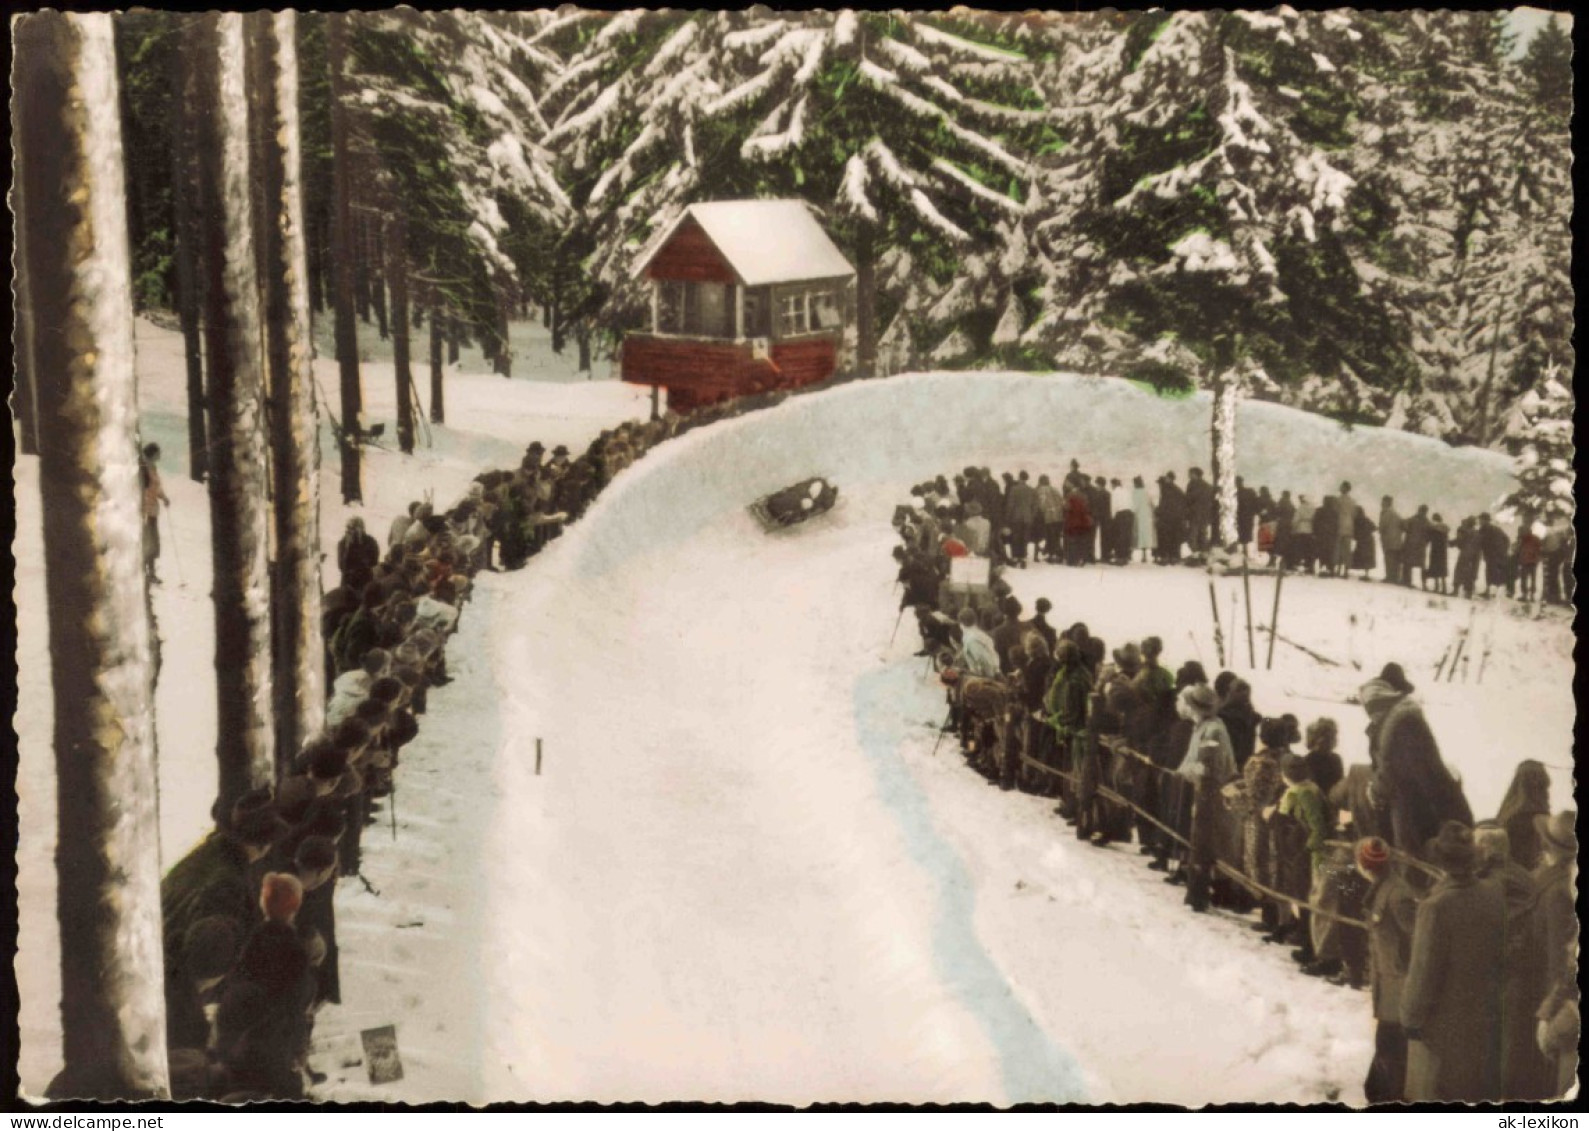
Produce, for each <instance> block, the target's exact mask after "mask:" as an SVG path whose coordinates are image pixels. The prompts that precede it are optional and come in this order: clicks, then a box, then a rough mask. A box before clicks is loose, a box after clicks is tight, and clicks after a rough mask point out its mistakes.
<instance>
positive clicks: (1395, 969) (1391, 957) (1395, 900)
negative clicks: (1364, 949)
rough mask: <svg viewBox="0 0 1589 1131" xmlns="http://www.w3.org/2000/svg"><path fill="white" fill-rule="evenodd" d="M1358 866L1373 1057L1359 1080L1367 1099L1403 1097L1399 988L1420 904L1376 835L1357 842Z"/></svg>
mask: <svg viewBox="0 0 1589 1131" xmlns="http://www.w3.org/2000/svg"><path fill="white" fill-rule="evenodd" d="M1356 856H1357V870H1358V873H1359V875H1361V876H1362V878H1363V879H1364V880H1365V881H1366V882H1367V883H1368V884H1370V885H1371V887H1370V889H1369V893H1368V896H1367V898H1366V900H1365V902H1364V908H1363V918H1364V921H1365V922H1367V923H1368V949H1369V992H1370V995H1371V997H1372V1000H1373V1003H1374V1059H1373V1062H1372V1063H1371V1064H1370V1065H1369V1068H1368V1078H1367V1079H1366V1080H1365V1081H1364V1082H1363V1096H1364V1098H1365V1099H1367V1100H1368V1102H1369V1103H1371V1104H1386V1103H1400V1102H1401V1101H1403V1100H1405V1099H1406V1098H1407V1088H1406V1085H1407V1032H1406V1030H1405V1029H1404V1028H1402V1020H1401V1018H1402V1012H1401V999H1402V988H1403V985H1404V984H1405V982H1406V979H1407V968H1408V967H1409V966H1410V965H1411V963H1412V938H1413V932H1414V930H1415V929H1416V924H1417V915H1418V905H1417V902H1416V900H1415V898H1414V896H1413V890H1412V888H1411V887H1409V886H1408V884H1407V881H1406V880H1404V879H1403V878H1402V877H1401V874H1400V872H1398V871H1397V870H1396V869H1395V868H1392V867H1391V866H1390V846H1389V845H1388V844H1386V843H1385V842H1384V840H1382V839H1381V838H1379V837H1364V838H1362V839H1361V840H1359V841H1358V842H1357V849H1356Z"/></svg>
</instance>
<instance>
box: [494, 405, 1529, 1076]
mask: <svg viewBox="0 0 1589 1131" xmlns="http://www.w3.org/2000/svg"><path fill="white" fill-rule="evenodd" d="M1206 413H1207V404H1206V401H1204V400H1203V399H1201V398H1191V399H1188V400H1185V401H1174V402H1171V401H1163V400H1159V399H1156V398H1154V397H1152V396H1151V395H1148V394H1145V393H1143V392H1141V391H1139V390H1137V389H1135V388H1133V387H1131V386H1129V385H1127V384H1126V383H1124V382H1118V381H1085V380H1081V379H1076V378H1065V377H1031V376H1019V375H1005V374H978V375H960V374H957V375H923V376H918V377H911V378H899V379H894V380H890V381H886V382H877V383H871V384H865V385H852V386H848V387H845V388H842V389H839V390H835V391H832V392H828V393H824V394H819V395H814V396H808V397H799V398H793V399H791V400H790V401H789V402H786V403H785V404H784V405H781V406H779V407H778V408H775V409H772V410H768V411H766V412H762V413H757V414H753V415H750V416H747V417H742V418H739V419H737V420H731V421H726V422H723V423H720V424H717V425H712V426H710V427H707V428H703V429H701V430H699V431H696V432H693V433H690V434H688V435H686V436H684V437H681V438H680V439H679V440H677V441H675V442H673V443H670V444H667V445H664V446H663V447H662V448H660V449H657V450H656V451H654V452H652V453H651V454H650V455H648V456H647V457H646V458H645V459H643V460H642V461H641V462H640V463H638V464H637V465H636V466H635V467H634V468H632V469H630V470H629V471H627V472H625V473H624V474H623V475H622V476H620V477H619V479H618V480H617V481H616V482H615V483H614V484H613V485H612V486H611V487H610V488H609V489H608V490H607V491H606V492H605V493H604V494H603V496H602V498H601V499H600V501H599V502H598V503H597V505H596V506H595V507H593V508H592V510H591V511H590V512H589V514H588V515H587V516H586V517H585V519H584V520H583V521H582V522H581V523H580V524H579V525H578V526H577V527H575V528H573V529H571V530H570V532H569V533H568V534H567V535H566V536H565V537H564V538H563V539H561V540H560V541H559V542H558V543H556V544H554V546H553V547H551V548H550V549H549V550H548V551H547V552H546V553H544V554H543V555H542V556H541V557H540V558H539V559H538V561H537V563H536V566H535V567H534V568H533V569H530V570H527V571H525V572H524V573H523V574H520V575H517V577H515V578H513V579H511V581H510V582H509V584H506V585H504V587H503V589H504V591H503V593H502V595H501V600H500V602H499V604H498V605H497V612H498V618H497V623H496V626H495V633H494V636H495V645H494V646H495V649H496V655H495V664H494V666H495V669H496V672H497V680H498V685H499V691H500V697H501V715H502V734H503V735H504V738H503V741H502V745H501V748H500V750H499V754H498V761H497V767H496V784H497V790H498V798H497V802H496V811H495V819H494V821H493V824H492V827H491V829H490V830H489V833H488V835H487V839H486V861H485V867H486V869H487V874H488V876H489V880H488V883H489V892H488V896H487V900H488V909H487V921H486V923H485V926H484V937H485V938H486V939H487V940H488V941H487V944H486V950H485V958H484V962H485V969H483V970H482V971H481V973H482V976H483V977H484V979H485V985H486V999H487V1002H488V1005H487V1010H488V1015H487V1017H486V1026H485V1041H486V1064H487V1068H486V1080H485V1089H484V1090H485V1093H486V1094H487V1095H488V1096H490V1097H491V1098H492V1099H503V1100H507V1099H537V1100H544V1101H553V1100H562V1099H584V1100H595V1101H600V1102H614V1101H624V1100H639V1101H652V1102H658V1101H665V1100H720V1101H735V1100H766V1101H773V1102H783V1103H791V1104H806V1103H811V1102H818V1101H835V1102H844V1101H851V1102H866V1101H889V1100H896V1101H915V1102H954V1101H987V1102H992V1103H996V1104H1004V1103H1014V1102H1022V1101H1032V1100H1057V1101H1065V1100H1092V1101H1094V1102H1109V1101H1122V1102H1123V1101H1130V1100H1147V1099H1158V1100H1168V1101H1170V1102H1182V1103H1198V1102H1204V1101H1207V1100H1213V1099H1220V1098H1225V1099H1238V1098H1246V1099H1253V1100H1279V1101H1284V1100H1288V1099H1290V1100H1297V1101H1307V1100H1314V1099H1324V1098H1327V1097H1332V1096H1333V1095H1336V1094H1340V1093H1341V1092H1342V1090H1343V1087H1345V1088H1347V1089H1348V1090H1349V1088H1350V1085H1349V1084H1345V1085H1343V1080H1349V1079H1350V1078H1351V1077H1352V1076H1354V1075H1356V1074H1359V1073H1360V1070H1361V1066H1362V1065H1361V1063H1360V1062H1362V1061H1364V1060H1366V1056H1367V1053H1368V1045H1367V1042H1368V1033H1369V1029H1370V1026H1369V1024H1368V1022H1367V1020H1366V1009H1367V1007H1366V1004H1365V1003H1364V1002H1363V1000H1362V998H1361V997H1360V996H1357V995H1352V994H1350V992H1349V991H1344V990H1336V989H1335V988H1333V987H1326V986H1322V985H1320V984H1318V983H1299V982H1297V981H1296V979H1294V978H1292V977H1291V976H1290V975H1289V974H1288V972H1287V970H1286V967H1287V966H1288V965H1289V964H1288V963H1285V962H1284V961H1283V960H1280V959H1277V958H1276V956H1275V955H1274V949H1275V948H1268V953H1265V952H1264V948H1262V947H1258V946H1256V945H1255V943H1254V942H1253V941H1251V940H1249V939H1247V938H1245V937H1239V936H1238V935H1237V933H1236V932H1234V931H1233V929H1232V928H1231V927H1230V926H1228V925H1224V924H1218V923H1213V922H1210V921H1209V920H1208V919H1206V918H1199V919H1193V918H1192V917H1190V916H1184V915H1181V914H1180V913H1179V911H1178V910H1170V909H1168V908H1166V907H1164V906H1162V905H1163V904H1165V903H1166V902H1168V901H1169V899H1170V897H1171V896H1172V893H1171V892H1170V891H1169V890H1168V889H1164V888H1163V887H1162V885H1159V884H1157V878H1156V877H1155V876H1153V874H1152V873H1147V872H1145V870H1143V869H1141V868H1140V867H1137V866H1136V864H1135V859H1134V857H1132V858H1130V859H1128V858H1127V857H1126V856H1125V854H1124V853H1121V852H1119V851H1109V852H1098V851H1097V850H1095V849H1090V848H1086V847H1083V846H1080V845H1077V844H1076V843H1075V842H1074V841H1073V840H1072V841H1069V842H1068V843H1067V842H1064V841H1062V839H1061V838H1060V837H1059V836H1058V831H1062V830H1063V826H1057V825H1056V822H1055V820H1054V818H1052V816H1051V815H1050V814H1049V813H1048V806H1047V805H1045V804H1043V803H1042V802H1041V801H1040V800H1039V799H1036V798H1028V797H1021V796H1011V795H1006V794H1000V793H998V792H997V791H994V790H989V789H987V788H986V786H984V785H983V784H982V783H981V781H980V779H977V778H976V777H975V776H974V775H971V774H969V773H967V772H965V771H964V770H963V769H957V768H956V767H955V763H956V762H958V757H957V756H956V755H954V754H953V753H952V752H951V751H949V750H948V748H947V744H946V748H945V750H944V751H943V752H941V753H940V754H938V755H937V756H936V757H934V756H933V755H932V754H931V753H930V751H931V748H932V731H931V730H929V729H927V728H924V727H921V726H918V725H915V724H917V723H921V722H926V721H931V722H936V721H937V717H938V713H939V711H941V705H940V704H939V703H938V701H937V698H936V696H935V693H934V692H933V691H932V690H931V688H930V687H928V686H927V685H926V684H925V683H924V681H923V680H922V679H921V676H920V670H919V668H918V666H917V665H918V664H919V661H913V660H912V659H911V658H910V657H909V653H910V651H911V649H912V647H913V645H912V644H911V643H910V641H911V640H912V639H913V628H912V626H910V625H905V626H902V627H901V629H900V633H899V639H898V640H897V641H896V642H895V643H894V645H893V646H892V648H891V649H890V648H889V647H888V646H887V641H888V640H889V631H890V628H891V627H892V625H893V621H894V613H895V610H896V609H897V595H896V593H895V592H894V591H892V589H891V582H892V574H891V571H890V569H889V561H888V549H889V546H890V545H891V543H892V532H891V531H890V529H889V527H888V518H889V515H890V514H891V511H892V507H893V505H894V504H895V503H896V502H898V501H899V500H900V499H901V498H904V497H906V492H907V491H908V487H909V485H910V484H911V483H912V482H914V481H916V480H918V479H920V478H921V477H923V476H925V475H928V474H935V473H938V472H944V471H948V470H951V469H953V468H956V467H958V466H960V465H962V464H964V463H967V462H972V461H973V460H974V461H976V462H978V463H988V464H990V465H992V466H994V467H996V468H1002V467H1005V466H1016V465H1019V464H1021V463H1024V464H1025V465H1026V466H1029V467H1032V468H1034V469H1037V468H1039V467H1041V468H1043V469H1052V470H1059V469H1062V468H1063V467H1064V462H1063V461H1064V460H1068V459H1069V458H1071V457H1072V456H1076V457H1079V458H1081V460H1082V461H1083V464H1084V466H1085V467H1087V468H1088V470H1090V471H1094V472H1100V473H1105V474H1118V475H1121V476H1126V475H1130V474H1135V473H1137V472H1139V471H1142V472H1146V471H1149V470H1154V469H1158V468H1160V467H1176V468H1181V469H1184V468H1185V467H1186V466H1187V465H1189V464H1192V463H1197V462H1201V461H1202V460H1203V459H1204V458H1205V457H1204V456H1203V452H1204V451H1205V450H1206V447H1205V442H1204V437H1205V436H1206V419H1207V417H1206ZM1240 426H1241V429H1242V433H1243V435H1242V441H1241V444H1242V448H1241V450H1242V468H1243V470H1244V471H1245V472H1247V473H1248V474H1249V475H1250V476H1252V478H1253V480H1254V482H1261V481H1264V480H1265V479H1266V478H1267V479H1268V480H1269V481H1270V482H1273V483H1281V482H1284V483H1286V484H1307V483H1315V482H1316V483H1319V484H1321V485H1322V484H1324V483H1333V482H1335V481H1336V480H1337V479H1338V477H1339V475H1340V472H1341V470H1342V469H1343V468H1349V469H1350V474H1351V477H1352V479H1353V480H1354V483H1356V484H1357V487H1356V490H1357V492H1358V493H1359V494H1360V496H1361V497H1364V498H1371V497H1377V496H1378V495H1379V494H1382V493H1399V494H1403V495H1405V494H1417V493H1419V492H1420V491H1421V490H1422V489H1423V488H1424V487H1425V486H1429V487H1433V486H1434V485H1435V484H1436V483H1438V484H1439V491H1438V497H1439V498H1440V499H1441V500H1442V502H1443V503H1445V505H1467V506H1473V507H1475V508H1477V507H1483V506H1488V505H1489V504H1490V503H1491V502H1492V501H1493V500H1494V498H1495V497H1496V496H1497V495H1498V494H1500V493H1501V492H1502V491H1503V490H1504V489H1505V487H1506V481H1507V472H1506V464H1505V462H1504V461H1503V460H1500V459H1498V458H1496V457H1493V456H1490V455H1488V454H1485V453H1477V452H1455V453H1453V452H1449V451H1448V450H1446V449H1444V448H1441V447H1440V446H1439V445H1432V444H1430V443H1428V442H1426V441H1423V440H1420V439H1418V438H1415V437H1410V436H1405V435H1400V434H1382V433H1377V432H1374V431H1372V430H1367V429H1359V430H1356V431H1353V432H1347V431H1345V430H1343V429H1341V428H1339V427H1338V426H1336V425H1334V424H1331V423H1329V422H1326V421H1321V420H1319V419H1317V418H1313V417H1308V416H1306V415H1304V414H1301V413H1296V412H1293V411H1291V410H1287V409H1283V408H1279V407H1276V406H1270V405H1257V404H1254V405H1248V406H1245V407H1244V408H1243V411H1242V417H1241V422H1240ZM1266 471H1272V472H1274V474H1272V475H1268V476H1266V475H1265V474H1263V473H1264V472H1266ZM810 474H826V475H830V476H832V477H833V478H834V479H835V480H836V481H837V482H838V483H839V484H840V485H841V488H842V489H843V495H842V497H841V501H840V504H839V506H838V507H837V508H836V509H835V510H834V511H833V512H832V513H830V514H829V515H827V516H823V517H822V518H820V519H818V520H816V521H814V522H812V523H810V524H808V526H806V527H804V528H799V529H796V530H793V531H787V532H780V533H778V534H773V535H765V534H763V533H762V532H761V531H760V530H759V529H758V528H757V527H756V526H755V524H754V523H753V522H752V521H751V519H750V518H749V517H748V515H746V514H745V512H744V509H743V508H744V505H745V504H746V503H747V502H748V501H749V500H750V499H752V498H754V497H756V496H757V495H760V494H762V493H764V492H766V491H768V490H772V489H775V488H777V487H780V486H782V485H784V484H787V483H789V482H792V481H794V480H796V479H799V478H801V477H803V476H805V475H810ZM1431 493H1433V492H1431ZM1031 572H1032V574H1033V575H1036V574H1037V573H1038V572H1039V571H1037V570H1033V571H1031ZM1126 575H1134V576H1137V577H1138V578H1151V579H1153V580H1154V581H1156V582H1158V586H1159V587H1160V588H1162V587H1163V586H1164V584H1165V582H1166V581H1167V580H1168V578H1167V575H1166V574H1165V573H1163V572H1157V571H1143V572H1142V573H1140V574H1136V573H1135V571H1120V576H1122V577H1124V576H1126ZM1185 581H1186V583H1187V586H1188V587H1189V588H1188V592H1189V593H1190V594H1192V596H1193V597H1196V594H1197V590H1196V588H1195V587H1196V586H1197V585H1200V584H1201V583H1202V582H1201V575H1195V576H1192V575H1190V571H1188V576H1187V577H1186V578H1185ZM1100 584H1101V583H1100ZM1138 584H1140V583H1138ZM1287 591H1288V593H1289V592H1290V587H1289V586H1288V587H1287ZM1053 595H1054V597H1055V599H1056V603H1057V604H1058V605H1059V607H1060V608H1061V610H1062V611H1064V607H1065V601H1064V600H1063V599H1062V594H1061V593H1060V592H1057V591H1056V592H1055V593H1054V594H1053ZM1098 614H1099V615H1097V616H1096V618H1089V619H1094V620H1095V623H1106V622H1107V619H1108V618H1107V616H1106V615H1104V610H1102V609H1100V610H1099V611H1098ZM1106 634H1107V629H1106ZM537 739H540V740H541V742H542V752H543V760H542V769H541V772H540V773H539V774H537V773H536V771H535V762H536V753H535V751H536V740H537ZM1145 877H1146V878H1147V879H1151V880H1152V881H1153V882H1152V883H1151V884H1150V883H1148V882H1147V879H1145ZM1246 934H1250V932H1247V933H1246ZM1326 990H1328V991H1330V992H1329V993H1328V994H1326V993H1325V991H1326ZM1291 1011H1295V1014H1293V1013H1292V1012H1291ZM1293 1016H1295V1017H1297V1018H1306V1019H1307V1024H1305V1025H1303V1024H1296V1023H1293ZM1346 1098H1350V1096H1349V1095H1347V1097H1346Z"/></svg>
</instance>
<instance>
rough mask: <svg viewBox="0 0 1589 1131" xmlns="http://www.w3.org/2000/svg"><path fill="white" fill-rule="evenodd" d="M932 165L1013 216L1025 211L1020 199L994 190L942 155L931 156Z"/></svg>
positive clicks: (973, 193)
mask: <svg viewBox="0 0 1589 1131" xmlns="http://www.w3.org/2000/svg"><path fill="white" fill-rule="evenodd" d="M932 167H933V168H934V169H935V170H936V171H937V172H938V173H940V174H941V175H943V176H945V177H947V178H948V179H949V180H952V181H954V182H955V183H956V184H957V185H959V186H960V187H962V188H964V189H965V190H966V191H968V192H970V193H971V194H972V195H973V196H975V197H976V198H977V199H978V200H984V201H987V202H988V203H989V204H992V205H993V206H995V207H997V208H1000V209H1002V210H1004V211H1005V212H1008V213H1010V214H1011V215H1014V216H1020V215H1023V214H1024V213H1025V211H1026V209H1025V207H1023V206H1022V204H1021V203H1020V201H1017V200H1011V199H1010V198H1009V197H1008V196H1006V195H1004V194H1003V193H1002V192H995V191H994V190H993V189H990V188H989V187H988V186H987V185H985V184H983V183H982V182H981V181H979V180H977V179H976V178H974V177H972V176H970V175H969V174H967V173H966V172H965V171H964V170H963V169H961V168H960V167H959V166H957V165H955V164H954V163H953V162H951V161H946V160H944V159H943V158H942V157H935V158H933V162H932Z"/></svg>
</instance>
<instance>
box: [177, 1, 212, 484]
mask: <svg viewBox="0 0 1589 1131" xmlns="http://www.w3.org/2000/svg"><path fill="white" fill-rule="evenodd" d="M176 18H177V19H178V20H181V21H182V33H181V41H180V43H179V44H178V46H177V50H176V53H175V60H174V63H173V67H174V70H173V76H172V91H171V133H172V139H171V189H172V199H173V205H174V212H175V216H174V218H173V220H174V222H173V225H172V226H173V227H174V228H175V229H176V268H177V318H178V320H179V321H180V322H181V325H182V358H183V361H184V363H185V364H186V366H187V390H188V475H189V476H190V477H191V478H192V479H193V481H194V482H195V483H202V482H204V478H205V476H206V475H208V474H209V465H210V451H209V440H208V436H207V430H206V428H205V412H204V342H203V338H202V336H201V328H200V324H199V311H200V309H201V304H202V302H203V297H202V296H201V295H200V294H199V268H198V262H197V259H198V214H197V212H196V210H195V209H194V207H193V202H194V185H193V167H194V152H193V115H194V107H193V71H192V68H191V67H190V66H189V65H188V60H189V59H190V58H191V57H192V52H193V44H194V34H195V28H196V26H197V24H198V17H197V16H194V15H188V14H185V13H184V14H183V15H180V16H177V17H176Z"/></svg>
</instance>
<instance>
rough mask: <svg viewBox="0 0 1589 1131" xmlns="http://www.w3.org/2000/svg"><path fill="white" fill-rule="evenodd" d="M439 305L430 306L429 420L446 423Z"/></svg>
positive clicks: (442, 320) (442, 319) (443, 318)
mask: <svg viewBox="0 0 1589 1131" xmlns="http://www.w3.org/2000/svg"><path fill="white" fill-rule="evenodd" d="M441 309H442V308H441V305H440V304H439V303H435V302H433V303H432V305H431V308H430V422H431V423H432V424H445V423H447V402H446V399H445V397H444V396H443V376H444V372H443V369H442V364H441V345H442V342H441V332H442V323H443V322H444V321H445V317H444V316H443V314H442V312H441Z"/></svg>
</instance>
